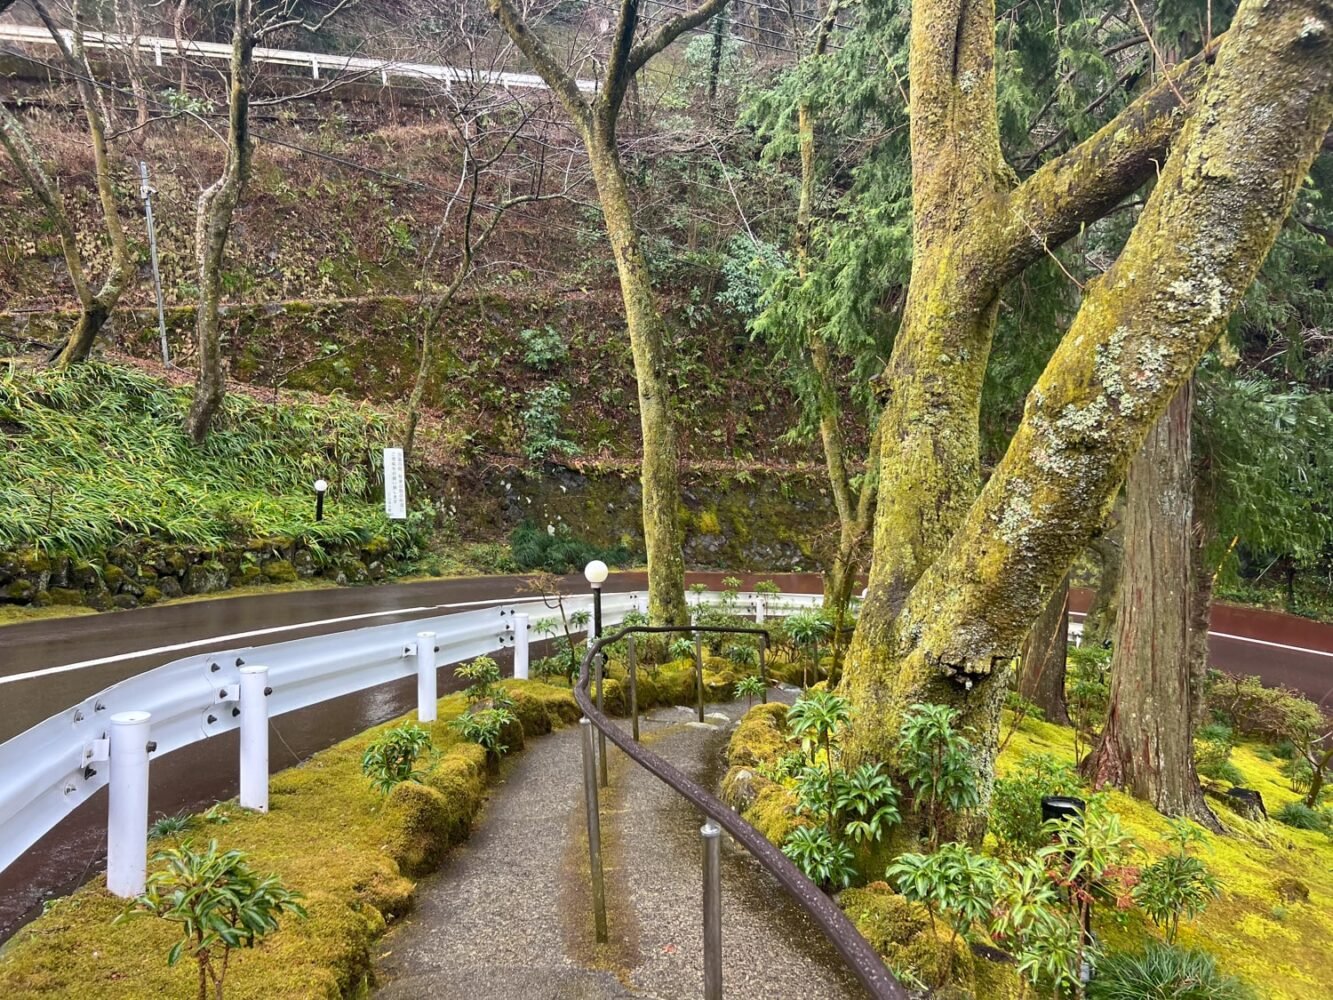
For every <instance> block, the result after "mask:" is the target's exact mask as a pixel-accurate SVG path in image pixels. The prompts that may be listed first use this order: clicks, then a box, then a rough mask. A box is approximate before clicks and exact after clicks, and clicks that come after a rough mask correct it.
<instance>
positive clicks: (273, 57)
mask: <svg viewBox="0 0 1333 1000" xmlns="http://www.w3.org/2000/svg"><path fill="white" fill-rule="evenodd" d="M62 34H64V35H65V40H66V42H67V43H69V44H72V37H73V36H72V33H71V32H69V31H68V30H66V31H63V32H62ZM0 39H6V40H8V41H11V42H22V43H23V44H25V45H55V40H54V39H53V38H52V37H51V34H50V32H48V31H47V30H46V29H45V28H39V27H36V26H34V25H27V24H0ZM83 45H84V48H86V49H119V50H124V49H129V48H136V47H137V48H138V49H139V51H141V52H151V53H152V54H153V61H154V62H155V63H156V65H158V66H161V65H162V59H163V56H164V55H170V56H176V55H178V51H177V48H176V40H175V39H174V38H162V37H159V36H156V35H140V36H138V37H137V38H136V37H134V36H131V35H115V34H111V33H109V32H101V31H86V32H84V35H83ZM182 48H183V49H184V54H185V57H186V58H188V59H196V60H204V59H212V60H216V61H222V62H226V61H228V60H230V59H231V45H230V44H224V43H221V42H196V41H188V40H187V41H183V42H182ZM253 58H254V61H255V62H256V63H268V64H270V65H274V66H301V67H304V68H307V69H309V70H310V75H311V76H312V77H313V78H314V79H316V80H318V79H320V74H321V73H322V72H333V73H355V74H358V75H361V76H370V75H375V74H378V75H379V78H380V82H381V83H383V84H384V85H385V86H388V84H389V81H390V79H392V78H393V77H404V78H408V79H413V80H436V81H439V82H441V83H443V84H444V85H445V88H446V89H449V88H451V87H452V86H453V85H454V84H455V83H460V84H473V85H476V86H488V87H504V88H505V89H509V88H511V87H512V88H518V89H528V90H545V89H546V81H544V80H543V79H542V78H541V77H540V76H537V75H536V74H535V73H504V72H499V71H494V70H476V69H466V68H460V67H457V66H436V65H432V64H430V63H415V62H399V61H397V60H393V59H369V58H365V57H361V56H335V55H326V54H324V53H320V52H300V51H296V50H293V49H268V48H263V47H256V48H255V49H254V52H253ZM577 83H578V87H579V90H581V91H583V92H584V93H589V94H591V93H595V92H596V90H597V83H596V81H593V80H579V81H577Z"/></svg>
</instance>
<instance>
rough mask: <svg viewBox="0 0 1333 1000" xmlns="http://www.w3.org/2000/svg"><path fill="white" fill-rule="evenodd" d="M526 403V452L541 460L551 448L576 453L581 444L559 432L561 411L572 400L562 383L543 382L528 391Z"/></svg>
mask: <svg viewBox="0 0 1333 1000" xmlns="http://www.w3.org/2000/svg"><path fill="white" fill-rule="evenodd" d="M527 399H528V405H527V406H526V407H524V409H523V414H522V419H523V455H524V457H525V458H527V460H528V461H529V462H542V461H545V460H546V459H547V458H548V457H550V455H551V453H552V452H560V453H561V454H563V455H566V456H569V457H571V458H572V457H573V456H575V455H577V454H578V453H579V447H578V445H576V444H575V443H574V442H573V441H570V440H568V439H566V438H562V437H561V436H560V412H561V411H562V410H563V409H564V408H565V406H566V404H568V403H569V392H568V390H566V389H565V388H564V387H563V386H559V385H544V386H542V387H541V388H540V389H534V390H533V391H531V392H529V393H528V397H527Z"/></svg>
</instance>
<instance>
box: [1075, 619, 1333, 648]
mask: <svg viewBox="0 0 1333 1000" xmlns="http://www.w3.org/2000/svg"><path fill="white" fill-rule="evenodd" d="M1075 615H1077V616H1078V617H1079V618H1086V617H1087V613H1086V612H1083V611H1071V612H1069V617H1070V618H1073V617H1074V616H1075ZM1208 634H1209V635H1210V636H1214V637H1216V638H1218V639H1234V640H1236V641H1237V642H1252V643H1254V644H1255V645H1256V646H1271V647H1272V648H1273V649H1285V650H1288V651H1289V652H1292V653H1309V654H1310V655H1311V656H1333V652H1330V651H1328V650H1324V649H1310V648H1309V647H1307V646H1288V645H1287V644H1286V643H1284V642H1269V641H1268V640H1267V639H1252V638H1250V637H1249V636H1248V635H1232V634H1231V633H1230V632H1214V631H1212V630H1211V629H1209V631H1208Z"/></svg>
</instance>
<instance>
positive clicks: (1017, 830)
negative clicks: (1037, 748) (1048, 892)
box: [990, 754, 1081, 857]
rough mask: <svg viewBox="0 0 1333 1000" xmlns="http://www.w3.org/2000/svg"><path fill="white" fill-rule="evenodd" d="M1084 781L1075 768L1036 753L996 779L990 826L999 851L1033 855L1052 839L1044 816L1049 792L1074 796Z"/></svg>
mask: <svg viewBox="0 0 1333 1000" xmlns="http://www.w3.org/2000/svg"><path fill="white" fill-rule="evenodd" d="M1080 787H1081V783H1080V781H1079V778H1078V774H1077V773H1075V771H1074V768H1073V767H1072V766H1071V765H1069V764H1066V763H1064V762H1063V761H1059V760H1056V759H1055V758H1054V757H1051V756H1050V755H1049V754H1034V755H1032V756H1029V757H1026V758H1024V760H1023V763H1022V766H1021V767H1020V768H1019V769H1018V770H1017V771H1016V772H1015V773H1014V774H1013V775H1012V776H1011V777H1008V778H1001V779H1000V780H999V781H997V782H995V795H994V798H993V799H992V800H991V812H990V829H991V832H992V833H994V834H995V839H996V841H998V842H999V847H1000V852H1001V853H1003V854H1006V855H1008V856H1010V857H1020V856H1022V855H1026V854H1032V853H1034V852H1036V851H1038V850H1040V849H1041V848H1043V847H1045V846H1046V844H1048V843H1049V842H1050V835H1049V834H1048V833H1047V832H1046V830H1045V827H1044V821H1043V819H1042V816H1041V800H1042V799H1043V798H1045V797H1046V796H1048V795H1073V794H1075V793H1077V792H1078V791H1079V789H1080Z"/></svg>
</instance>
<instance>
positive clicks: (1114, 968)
mask: <svg viewBox="0 0 1333 1000" xmlns="http://www.w3.org/2000/svg"><path fill="white" fill-rule="evenodd" d="M1087 995H1088V1000H1256V994H1255V992H1254V990H1252V989H1251V988H1250V987H1249V986H1248V985H1246V984H1245V983H1243V982H1241V980H1239V979H1237V978H1235V977H1234V976H1229V975H1227V974H1226V973H1224V972H1221V971H1219V970H1218V968H1217V961H1216V959H1214V958H1213V956H1211V955H1209V954H1208V953H1207V952H1202V951H1193V950H1189V949H1185V948H1175V947H1171V946H1170V945H1162V944H1157V943H1155V942H1154V943H1151V944H1149V945H1148V948H1147V950H1146V951H1144V952H1143V953H1142V954H1139V955H1131V954H1128V953H1124V952H1121V953H1119V954H1111V955H1108V956H1106V957H1105V958H1103V959H1102V960H1101V961H1100V962H1099V963H1098V964H1097V975H1096V976H1095V977H1094V978H1093V980H1092V982H1090V983H1089V984H1088V994H1087Z"/></svg>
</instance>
